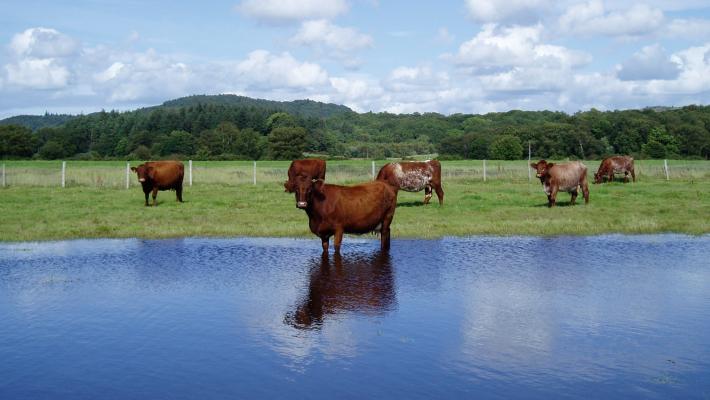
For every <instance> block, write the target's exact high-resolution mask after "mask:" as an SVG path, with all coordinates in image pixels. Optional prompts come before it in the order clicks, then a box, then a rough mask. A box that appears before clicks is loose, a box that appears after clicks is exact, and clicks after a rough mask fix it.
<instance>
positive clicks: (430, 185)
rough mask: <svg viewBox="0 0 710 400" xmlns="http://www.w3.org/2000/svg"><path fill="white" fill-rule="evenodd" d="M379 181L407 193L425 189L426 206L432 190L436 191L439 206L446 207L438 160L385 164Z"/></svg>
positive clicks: (378, 178)
mask: <svg viewBox="0 0 710 400" xmlns="http://www.w3.org/2000/svg"><path fill="white" fill-rule="evenodd" d="M376 180H378V181H383V182H387V183H389V184H390V185H392V186H394V187H396V188H398V189H401V190H404V191H407V192H419V191H421V190H422V189H424V204H425V205H426V204H429V200H430V199H431V197H432V189H434V190H435V191H436V197H438V198H439V205H444V189H442V187H441V163H440V162H439V161H437V160H428V161H424V162H394V163H388V164H385V165H384V166H383V167H382V168H380V172H379V173H378V174H377V179H376Z"/></svg>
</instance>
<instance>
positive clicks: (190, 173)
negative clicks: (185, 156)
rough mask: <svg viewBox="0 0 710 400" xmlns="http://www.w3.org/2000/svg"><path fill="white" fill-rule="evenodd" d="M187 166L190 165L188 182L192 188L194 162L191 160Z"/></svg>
mask: <svg viewBox="0 0 710 400" xmlns="http://www.w3.org/2000/svg"><path fill="white" fill-rule="evenodd" d="M187 165H188V171H189V173H188V175H187V176H188V182H189V184H190V186H192V160H189V161H188V162H187Z"/></svg>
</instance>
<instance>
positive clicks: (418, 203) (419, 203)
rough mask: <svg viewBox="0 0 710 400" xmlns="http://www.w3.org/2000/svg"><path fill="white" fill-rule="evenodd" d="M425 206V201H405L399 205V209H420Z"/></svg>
mask: <svg viewBox="0 0 710 400" xmlns="http://www.w3.org/2000/svg"><path fill="white" fill-rule="evenodd" d="M423 205H424V202H423V201H403V202H401V203H397V207H420V206H423Z"/></svg>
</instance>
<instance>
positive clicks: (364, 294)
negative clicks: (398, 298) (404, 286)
mask: <svg viewBox="0 0 710 400" xmlns="http://www.w3.org/2000/svg"><path fill="white" fill-rule="evenodd" d="M314 264H316V265H314V266H313V268H312V269H311V276H310V283H309V285H308V295H307V296H306V297H305V298H304V299H302V300H301V301H300V302H299V304H298V306H297V307H296V310H295V311H291V312H288V313H287V314H286V317H285V318H284V321H285V322H286V323H288V324H289V325H292V326H294V327H295V328H299V329H313V328H316V329H318V328H320V327H321V325H322V324H323V319H324V318H325V316H327V315H333V314H339V313H343V312H358V313H364V314H368V315H379V314H384V313H386V312H387V311H389V310H391V309H393V308H394V306H395V294H394V278H393V276H392V265H391V262H390V256H389V254H388V253H387V252H377V253H376V254H375V255H374V256H347V255H346V256H341V255H340V254H338V253H336V254H334V255H333V259H332V260H331V259H330V258H329V257H328V254H327V253H323V255H322V256H321V258H320V262H317V261H316V262H315V263H314Z"/></svg>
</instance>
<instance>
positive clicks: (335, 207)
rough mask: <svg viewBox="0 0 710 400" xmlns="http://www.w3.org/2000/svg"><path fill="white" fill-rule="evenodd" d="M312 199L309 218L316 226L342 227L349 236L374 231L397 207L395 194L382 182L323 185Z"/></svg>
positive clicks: (394, 191)
mask: <svg viewBox="0 0 710 400" xmlns="http://www.w3.org/2000/svg"><path fill="white" fill-rule="evenodd" d="M313 198H314V201H312V207H311V209H310V211H309V216H311V218H312V219H313V218H315V219H317V220H318V223H324V224H326V225H332V226H335V225H340V226H343V227H344V228H345V230H346V232H348V233H366V232H371V231H373V230H375V229H376V227H377V225H378V224H379V223H381V222H382V219H383V218H384V216H385V215H387V213H389V212H391V211H392V210H394V208H395V207H396V206H397V192H396V190H395V189H394V188H392V187H391V186H390V185H389V184H387V183H385V182H381V181H373V182H367V183H363V184H360V185H355V186H340V185H329V184H324V185H322V187H321V188H320V190H319V193H317V194H314V196H313Z"/></svg>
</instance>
